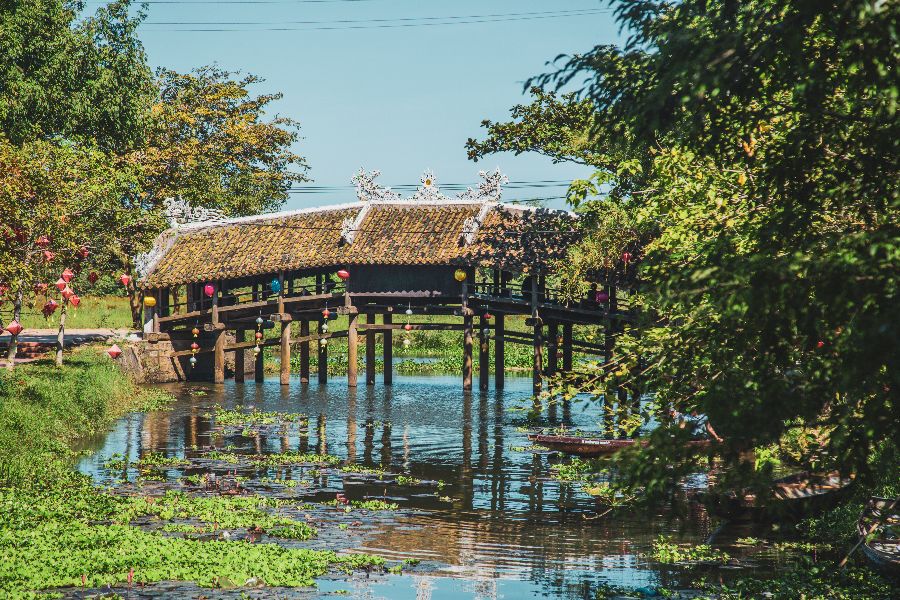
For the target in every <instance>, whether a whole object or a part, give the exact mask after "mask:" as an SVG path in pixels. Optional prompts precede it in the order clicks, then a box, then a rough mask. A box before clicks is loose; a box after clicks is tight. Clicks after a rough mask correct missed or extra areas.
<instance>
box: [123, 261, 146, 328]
mask: <svg viewBox="0 0 900 600" xmlns="http://www.w3.org/2000/svg"><path fill="white" fill-rule="evenodd" d="M129 271H130V269H129ZM129 274H130V273H129ZM127 289H128V304H129V305H130V306H131V326H132V327H134V328H135V329H143V327H144V310H143V308H144V307H143V306H141V295H140V293H139V292H138V289H137V286H136V285H134V281H131V282H130V283H129V284H128V288H127Z"/></svg>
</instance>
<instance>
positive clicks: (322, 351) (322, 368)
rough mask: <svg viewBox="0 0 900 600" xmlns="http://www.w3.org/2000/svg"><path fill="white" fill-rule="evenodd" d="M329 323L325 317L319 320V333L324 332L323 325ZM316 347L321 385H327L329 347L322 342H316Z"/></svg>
mask: <svg viewBox="0 0 900 600" xmlns="http://www.w3.org/2000/svg"><path fill="white" fill-rule="evenodd" d="M327 322H328V319H326V318H325V317H320V318H319V331H320V332H321V331H322V325H324V324H325V323H327ZM316 347H317V348H318V352H319V354H318V356H319V359H318V360H319V365H318V369H319V383H321V384H325V383H328V345H327V344H323V343H322V342H321V341H318V342H316Z"/></svg>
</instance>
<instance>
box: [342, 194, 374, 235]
mask: <svg viewBox="0 0 900 600" xmlns="http://www.w3.org/2000/svg"><path fill="white" fill-rule="evenodd" d="M371 210H372V203H371V202H364V203H363V207H362V208H361V209H360V210H359V212H358V213H356V217H355V218H353V219H350V218H347V219H344V221H343V222H342V223H341V241H343V242H344V243H345V244H352V243H353V240H355V239H356V232H357V231H359V228H360V226H361V225H362V222H363V219H365V218H366V215H368V214H369V212H370V211H371Z"/></svg>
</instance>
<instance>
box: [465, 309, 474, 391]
mask: <svg viewBox="0 0 900 600" xmlns="http://www.w3.org/2000/svg"><path fill="white" fill-rule="evenodd" d="M472 320H473V319H472V315H470V314H466V315H465V316H464V317H463V390H464V391H466V392H469V391H471V390H472V341H473V340H472V333H473V332H472V324H473V323H472Z"/></svg>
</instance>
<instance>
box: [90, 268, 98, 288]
mask: <svg viewBox="0 0 900 600" xmlns="http://www.w3.org/2000/svg"><path fill="white" fill-rule="evenodd" d="M98 279H100V276H99V275H97V273H95V272H94V271H91V274H90V275H88V281H89V282H90V283H91V285H94V284H95V283H97V280H98Z"/></svg>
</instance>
